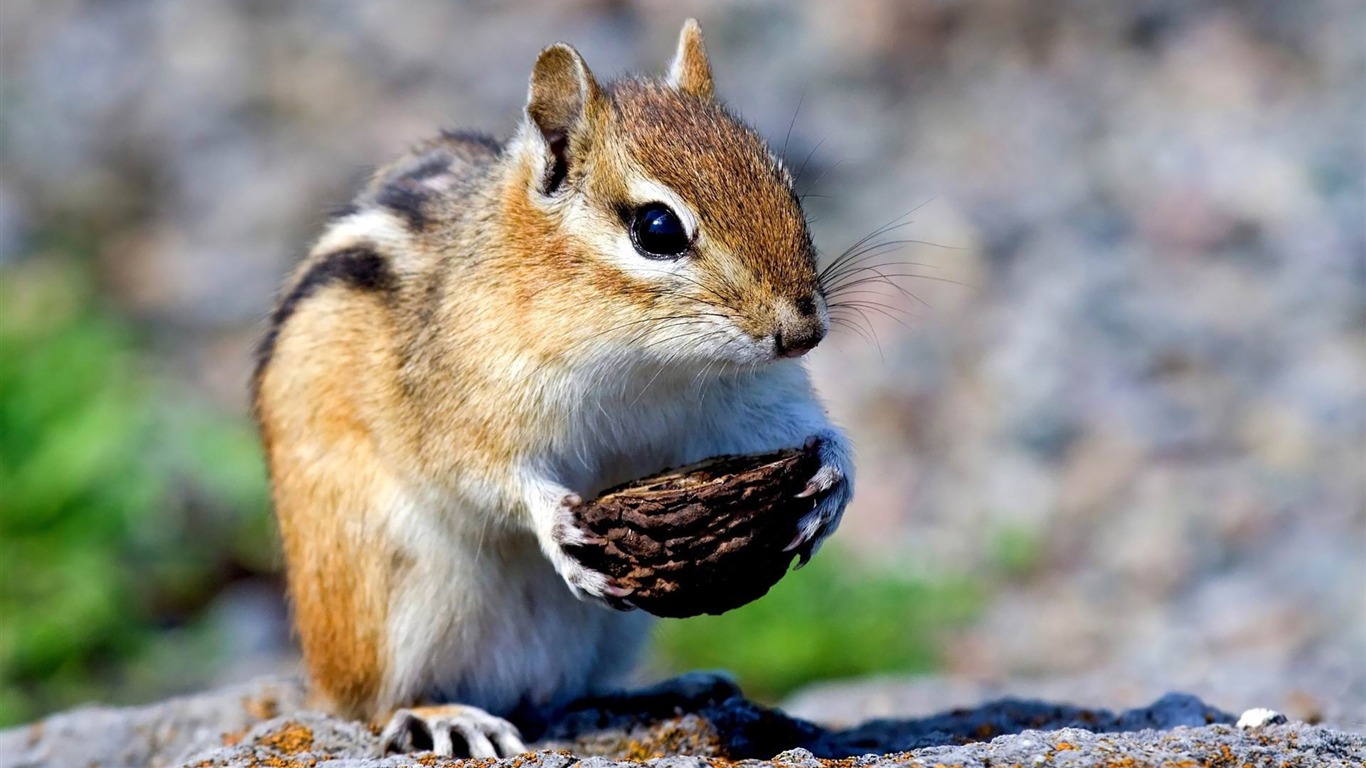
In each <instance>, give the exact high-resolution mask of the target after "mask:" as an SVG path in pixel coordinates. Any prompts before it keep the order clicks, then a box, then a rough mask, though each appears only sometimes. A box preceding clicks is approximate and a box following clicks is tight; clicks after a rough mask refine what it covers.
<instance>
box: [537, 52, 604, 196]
mask: <svg viewBox="0 0 1366 768" xmlns="http://www.w3.org/2000/svg"><path fill="white" fill-rule="evenodd" d="M602 99H603V95H602V89H601V88H599V87H598V81H597V80H595V79H593V73H592V72H591V71H589V69H588V65H587V64H585V63H584V61H583V57H582V56H580V55H579V52H578V51H576V50H574V49H573V48H571V47H569V46H568V45H565V44H564V43H556V44H555V45H552V46H550V47H549V48H546V49H545V50H544V51H541V55H540V56H539V57H538V58H537V59H536V66H535V67H534V68H533V69H532V70H531V87H530V88H529V89H528V93H527V104H526V114H527V118H528V119H529V120H530V121H531V123H532V124H533V125H534V126H535V127H536V129H537V130H539V131H540V134H541V136H542V137H543V138H544V139H545V142H546V145H547V146H548V147H549V149H550V159H549V163H548V165H549V168H547V175H546V181H545V191H546V193H547V194H549V193H551V192H554V191H555V190H556V189H557V188H558V187H559V186H560V183H561V182H562V181H564V178H565V176H566V175H567V174H568V173H569V167H570V164H571V163H572V162H574V160H575V157H576V156H580V155H582V153H583V152H585V151H586V150H587V146H588V138H589V135H590V131H589V130H588V128H589V127H590V126H589V122H590V120H591V119H592V117H593V114H594V113H595V111H596V110H597V109H598V108H599V106H600V104H601V102H602Z"/></svg>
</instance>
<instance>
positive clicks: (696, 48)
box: [669, 19, 716, 99]
mask: <svg viewBox="0 0 1366 768" xmlns="http://www.w3.org/2000/svg"><path fill="white" fill-rule="evenodd" d="M669 85H672V86H673V87H675V88H677V89H678V90H680V91H682V92H684V93H691V94H692V95H694V96H697V97H700V98H703V99H710V98H713V97H714V96H715V95H716V89H715V87H714V86H713V85H712V82H711V62H710V61H708V60H707V46H706V45H705V44H704V43H703V42H702V28H701V27H699V26H697V19H688V20H687V21H685V22H683V31H682V32H679V33H678V51H676V52H675V53H674V60H673V63H672V64H670V65H669Z"/></svg>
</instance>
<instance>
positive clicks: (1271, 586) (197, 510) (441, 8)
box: [0, 0, 1366, 724]
mask: <svg viewBox="0 0 1366 768" xmlns="http://www.w3.org/2000/svg"><path fill="white" fill-rule="evenodd" d="M687 16H697V17H699V19H700V20H701V22H702V27H703V30H704V32H705V33H706V35H707V42H708V46H709V48H710V51H711V55H712V62H713V66H714V68H715V71H716V78H717V84H718V88H719V91H720V93H721V95H722V97H723V98H724V99H725V100H726V101H728V102H729V103H730V104H731V105H732V106H733V107H734V108H736V109H737V110H738V111H739V112H740V113H741V114H742V115H743V116H745V118H746V119H747V120H749V121H750V122H751V123H752V124H753V125H754V126H755V127H756V128H757V129H758V131H759V132H760V133H762V134H763V135H765V136H767V137H769V138H770V140H771V141H772V142H773V143H774V145H775V146H782V145H784V144H785V145H786V155H787V158H788V160H789V163H790V164H791V165H792V166H793V167H797V166H804V167H805V169H804V171H803V172H802V174H801V180H800V182H799V188H800V189H801V190H803V191H809V192H810V193H811V195H810V197H809V198H808V208H809V212H810V214H811V217H812V219H813V221H814V230H815V236H816V239H817V242H818V245H819V246H820V247H821V249H822V251H823V252H824V253H825V254H828V255H829V256H833V255H835V254H838V253H839V252H840V251H842V250H843V249H844V248H846V247H847V246H849V245H850V244H851V243H853V242H854V241H855V240H857V239H858V238H860V237H862V236H864V235H866V234H868V233H869V232H871V231H873V230H875V229H876V228H878V227H880V226H883V225H885V224H887V223H888V222H891V221H893V220H895V219H896V218H897V217H898V216H902V215H903V214H906V213H907V212H908V211H912V210H913V211H914V213H912V214H911V215H910V216H909V217H907V220H908V221H911V222H912V223H910V224H909V225H908V226H906V227H904V228H902V229H898V230H895V231H894V232H892V233H891V234H889V237H898V238H912V239H915V240H919V241H922V242H923V243H924V244H911V245H908V246H907V247H905V248H904V249H902V250H900V251H898V252H896V253H889V254H888V256H887V258H889V259H900V260H906V261H912V262H917V263H920V264H924V265H926V266H923V267H917V268H916V269H915V271H917V272H918V273H919V274H923V275H925V276H926V277H924V278H909V279H905V280H903V281H902V285H903V287H905V288H906V289H908V290H909V291H910V292H912V293H913V294H914V295H915V296H916V297H917V300H912V299H910V298H908V297H905V296H902V295H900V294H898V293H896V292H891V291H889V292H887V295H886V296H885V297H883V298H882V299H881V300H882V301H884V302H886V303H888V304H891V305H894V306H895V308H896V309H895V311H893V312H892V313H891V314H893V315H899V314H900V313H901V312H903V311H904V312H908V313H912V314H913V315H914V316H913V317H910V318H906V319H903V320H902V321H901V322H898V318H897V317H888V316H884V315H882V314H879V313H877V312H870V313H869V316H868V317H867V318H866V319H865V324H864V327H863V328H862V329H860V330H858V331H853V330H846V331H845V332H843V333H837V334H836V335H835V336H834V337H833V338H832V339H831V340H830V341H829V342H827V343H826V344H825V345H823V346H822V347H821V348H820V349H818V350H817V351H816V352H815V353H814V354H813V355H812V357H811V365H812V368H813V370H814V372H815V375H816V377H817V379H818V382H819V386H820V388H821V390H822V391H823V392H824V394H825V396H826V398H827V399H828V401H829V403H830V407H831V409H832V411H833V412H834V415H835V416H836V418H837V419H838V420H839V421H840V422H842V423H843V424H846V425H848V427H849V430H850V431H851V433H852V435H853V437H854V439H855V440H856V442H857V445H858V449H859V454H858V455H859V469H860V476H859V480H860V484H859V490H858V497H857V499H856V500H855V502H854V505H853V507H852V508H851V510H850V512H849V514H848V515H847V516H846V518H845V521H846V522H845V524H844V528H843V529H842V530H841V532H840V534H839V536H837V537H836V540H835V543H834V544H833V545H832V546H830V547H829V548H827V549H826V550H825V551H824V552H823V553H822V555H821V556H820V557H819V558H817V560H816V561H815V562H814V563H813V564H812V565H811V567H809V568H807V569H805V570H803V571H801V572H798V573H795V574H793V575H792V576H790V577H789V578H788V579H787V580H785V581H784V582H783V583H782V584H780V585H779V586H778V587H777V588H776V589H775V590H774V592H773V593H772V594H770V596H769V597H767V598H765V599H764V600H761V601H759V602H758V603H756V604H753V605H751V606H749V607H746V608H744V609H742V610H739V611H736V612H734V613H732V614H728V615H726V616H724V617H719V618H700V619H693V620H687V621H681V622H668V623H665V624H664V625H663V626H662V627H661V630H660V634H659V642H658V643H657V644H656V650H655V651H654V653H653V655H652V658H651V660H650V663H649V665H648V671H647V673H646V674H648V675H663V674H667V673H670V672H673V671H678V670H682V669H688V668H694V667H728V668H731V669H733V670H734V671H735V672H736V673H737V674H738V675H739V677H740V679H741V681H742V683H743V684H744V685H745V686H746V687H747V690H749V691H750V692H751V693H752V694H754V695H755V696H758V697H761V698H763V699H764V700H767V701H778V700H781V699H782V697H784V696H785V695H787V694H789V693H790V692H792V691H794V690H796V689H798V688H799V687H801V686H803V685H805V684H807V683H810V682H812V681H817V680H827V679H832V678H850V677H861V676H867V675H875V674H888V675H900V674H903V673H922V674H933V675H934V677H929V678H923V679H925V680H933V681H937V682H936V683H935V684H936V685H939V686H940V688H937V689H935V690H938V691H940V693H939V694H936V695H934V696H931V699H932V701H930V703H929V704H928V705H927V706H930V707H932V708H943V707H945V706H948V705H950V704H951V703H958V702H950V701H949V700H948V699H949V698H951V695H950V693H949V692H948V691H949V690H950V688H952V687H953V686H954V685H968V686H976V687H974V688H972V690H974V691H978V690H986V689H992V686H996V689H1001V690H1004V689H1006V687H1008V686H1009V685H1011V684H1012V683H1011V681H1021V680H1023V681H1026V682H1024V683H1018V682H1016V683H1015V685H1017V687H1018V686H1022V690H1023V691H1024V692H1026V693H1028V692H1030V691H1039V692H1044V691H1049V690H1052V689H1050V688H1049V687H1048V686H1049V685H1054V684H1056V682H1057V681H1059V680H1077V681H1090V683H1079V684H1078V685H1080V686H1082V688H1085V689H1086V690H1089V691H1092V694H1089V695H1093V696H1094V697H1095V698H1096V699H1098V700H1097V701H1095V702H1092V703H1100V704H1106V705H1110V706H1123V705H1127V704H1130V703H1140V702H1139V701H1134V699H1138V698H1141V697H1143V696H1148V695H1150V694H1152V695H1155V694H1154V692H1161V691H1163V690H1167V689H1173V688H1185V689H1187V690H1191V691H1192V692H1194V693H1197V694H1200V695H1202V696H1205V697H1206V698H1208V699H1210V700H1211V702H1212V703H1214V704H1217V705H1221V706H1225V707H1227V708H1230V709H1235V711H1236V710H1237V709H1238V708H1241V707H1246V706H1253V705H1273V706H1280V707H1282V708H1285V709H1288V710H1290V711H1291V713H1292V714H1294V715H1296V716H1300V717H1320V716H1337V717H1344V716H1346V717H1348V718H1351V717H1356V718H1358V720H1357V723H1358V724H1362V723H1363V722H1366V670H1363V661H1362V660H1363V659H1366V188H1364V186H1363V177H1364V176H1366V172H1364V170H1363V169H1364V168H1366V139H1363V136H1364V135H1366V5H1363V4H1362V3H1361V2H1359V1H1357V0H1313V1H1309V2H1289V1H1287V2H1266V1H1262V2H1256V1H1250V2H1231V1H1230V2H1214V1H1206V0H1144V1H1143V2H1131V3H1094V2H1085V1H1084V0H1046V1H1039V2H1024V1H1023V0H964V1H962V2H929V1H924V2H898V1H897V0H849V1H847V2H840V3H828V2H817V1H816V0H804V1H802V2H779V1H778V0H769V1H767V2H758V1H756V2H744V3H722V2H704V1H702V0H672V1H671V2H668V3H664V2H658V3H655V2H626V1H624V0H623V1H617V2H607V1H601V0H600V1H597V2H594V1H590V0H558V1H556V2H537V3H532V2H529V1H528V0H519V1H516V2H501V3H494V2H481V3H459V2H451V1H449V0H396V1H393V2H386V3H368V2H360V1H359V0H336V1H334V2H327V3H322V2H307V3H289V4H285V3H270V2H259V1H258V0H242V1H241V2H202V3H183V2H175V0H122V1H120V2H95V1H94V0H86V1H80V0H4V2H3V4H0V109H3V112H2V113H0V152H3V157H2V158H0V270H3V273H0V274H2V275H3V283H0V611H3V613H2V614H0V682H2V684H3V688H2V689H0V724H5V723H15V722H21V721H24V720H28V719H32V718H34V717H36V716H39V715H41V714H43V713H45V712H48V711H52V710H54V709H56V708H61V707H66V706H70V705H72V704H75V703H78V702H82V701H87V700H102V701H109V702H115V703H127V702H139V701H147V700H151V699H153V698H156V697H158V696H162V695H166V694H168V693H171V692H178V691H185V690H192V689H195V688H199V687H203V686H207V685H212V684H216V683H221V682H224V681H235V680H241V679H245V678H246V677H248V676H250V675H253V674H257V673H261V672H270V671H281V670H286V671H287V670H292V669H294V668H295V666H294V665H295V656H294V650H293V646H292V645H291V641H290V637H289V630H288V624H287V618H286V610H285V607H284V605H283V602H282V600H281V596H280V584H281V581H280V574H279V566H280V558H279V555H278V553H277V545H276V542H275V539H274V534H273V531H272V524H271V522H270V519H269V513H268V505H267V498H266V485H265V478H264V472H263V468H262V460H261V456H260V451H259V448H258V446H257V444H256V440H255V434H254V430H253V428H252V426H251V424H250V422H249V419H248V412H247V407H246V381H247V375H248V370H249V352H250V348H251V346H252V344H253V342H254V339H255V338H256V336H257V334H258V333H259V332H260V330H261V328H262V325H263V318H264V317H265V314H266V312H267V311H268V308H269V305H270V302H271V298H272V296H273V294H274V291H275V289H276V286H277V284H278V283H279V281H280V280H281V278H282V276H283V275H284V274H285V272H286V271H287V270H288V269H289V268H290V266H291V265H292V264H293V263H294V262H295V260H296V259H298V258H299V257H300V255H301V254H302V253H303V252H304V250H305V248H306V247H307V244H308V242H309V240H310V238H311V237H312V236H313V235H314V234H315V233H317V232H318V230H319V228H320V226H321V224H322V222H323V221H324V218H325V214H326V211H327V210H328V209H330V208H333V207H335V206H338V205H340V204H342V203H345V202H346V201H347V200H348V198H349V196H350V194H351V192H352V191H353V190H355V189H356V188H357V185H358V184H359V183H360V181H361V180H362V179H363V178H364V177H365V175H366V174H367V172H368V170H369V169H370V168H371V167H372V166H373V164H376V163H379V162H381V161H382V160H384V159H385V158H387V157H389V156H391V155H394V154H395V153H398V152H400V151H401V150H402V149H403V148H404V147H405V146H406V145H408V144H409V143H411V142H414V141H417V140H419V139H422V138H424V137H426V136H428V135H430V134H431V133H432V132H433V131H434V130H436V129H437V128H438V127H462V128H475V129H480V130H484V131H488V132H491V133H493V134H495V135H499V136H506V135H508V134H509V133H510V132H511V131H512V130H513V128H514V126H515V124H516V121H517V120H518V118H519V115H520V109H521V107H522V103H523V98H524V94H525V83H526V78H527V76H528V74H529V72H530V67H531V64H532V62H533V61H534V59H535V56H536V53H537V51H538V50H539V49H540V48H541V47H542V46H544V45H546V44H549V43H550V42H552V41H556V40H565V41H569V42H572V43H573V44H575V45H576V46H577V47H578V48H579V50H580V51H582V52H583V54H584V56H585V57H586V59H587V60H588V62H589V64H590V66H592V67H593V69H594V70H595V72H597V73H598V74H599V75H600V76H609V75H612V74H617V73H622V72H627V71H643V72H651V73H658V72H661V71H662V70H663V69H664V67H665V66H666V65H667V62H668V60H669V57H670V55H671V54H672V50H673V45H674V41H675V38H676V35H677V32H678V29H679V26H680V24H681V22H682V20H683V19H684V18H685V17H687ZM789 131H790V138H787V137H788V134H789ZM1031 680H1037V681H1040V682H1038V683H1037V684H1034V683H1030V682H1028V681H1031ZM1088 685H1089V686H1090V687H1089V688H1086V686H1088ZM983 686H985V687H986V688H983ZM1031 686H1034V687H1031ZM1080 689H1081V688H1078V689H1073V690H1080ZM953 690H958V689H953ZM1070 695H1078V694H1075V693H1074V694H1070ZM889 696H891V695H890V694H889ZM892 698H894V697H892ZM1254 699H1255V700H1254ZM889 700H890V699H888V701H889ZM878 701H882V704H879V703H878ZM878 701H872V700H871V699H870V697H868V696H860V697H859V703H858V705H857V706H859V707H862V708H863V709H864V710H867V711H870V712H871V711H878V710H877V707H879V706H882V705H883V704H886V705H887V706H892V705H891V704H887V702H886V701H884V700H881V699H879V700H878ZM936 705H938V706H936ZM850 706H851V707H853V706H854V705H853V704H851V705H850ZM1344 712H1346V713H1348V714H1347V715H1344V714H1343V713H1344ZM1351 713H1356V714H1351Z"/></svg>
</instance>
